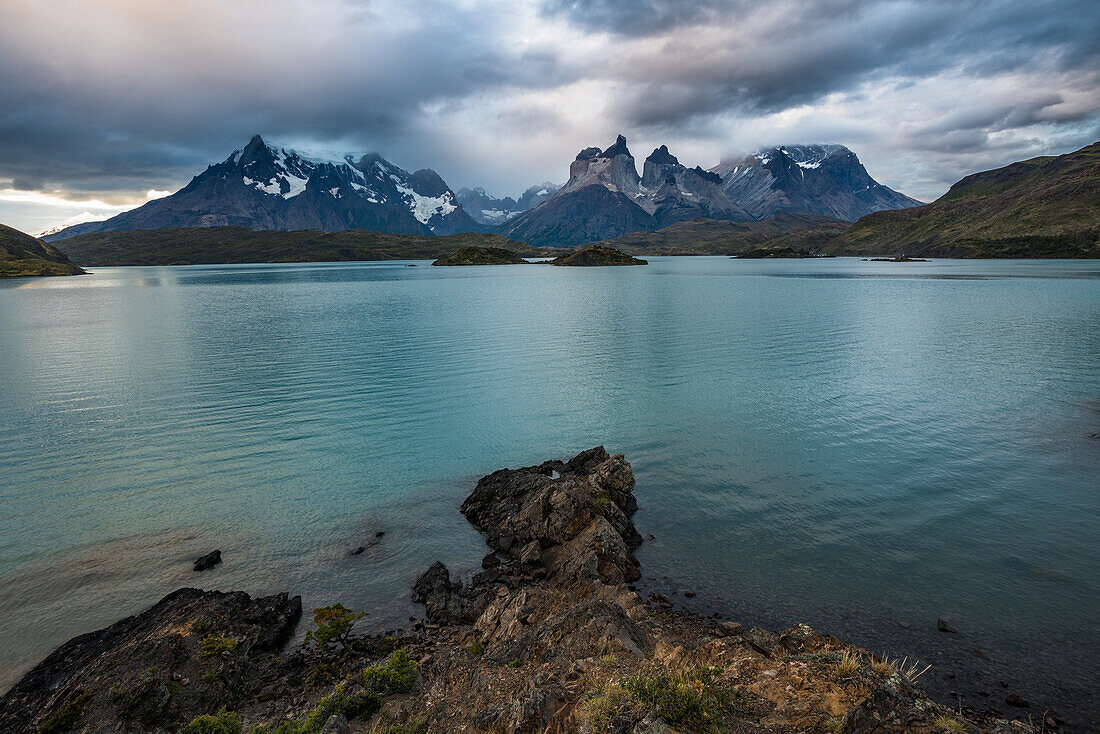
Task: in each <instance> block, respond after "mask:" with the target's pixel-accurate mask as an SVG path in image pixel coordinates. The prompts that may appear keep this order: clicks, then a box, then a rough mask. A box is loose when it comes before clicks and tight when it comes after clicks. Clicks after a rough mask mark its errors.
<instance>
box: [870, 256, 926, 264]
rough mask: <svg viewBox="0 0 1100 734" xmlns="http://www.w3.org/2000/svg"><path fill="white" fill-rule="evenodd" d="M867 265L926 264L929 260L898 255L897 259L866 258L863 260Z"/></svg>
mask: <svg viewBox="0 0 1100 734" xmlns="http://www.w3.org/2000/svg"><path fill="white" fill-rule="evenodd" d="M863 262H865V263H926V262H928V261H927V260H922V259H921V258H919V257H909V256H908V255H898V256H897V257H865V258H863Z"/></svg>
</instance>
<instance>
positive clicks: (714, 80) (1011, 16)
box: [548, 0, 1100, 127]
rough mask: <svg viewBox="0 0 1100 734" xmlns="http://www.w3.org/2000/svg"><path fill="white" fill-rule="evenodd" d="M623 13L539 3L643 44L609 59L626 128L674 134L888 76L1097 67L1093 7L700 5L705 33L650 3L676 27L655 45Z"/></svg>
mask: <svg viewBox="0 0 1100 734" xmlns="http://www.w3.org/2000/svg"><path fill="white" fill-rule="evenodd" d="M629 5H632V3H629V2H626V1H625V0H624V2H618V1H617V0H616V1H615V2H611V1H609V0H600V1H599V2H572V3H568V4H566V6H567V7H563V6H562V5H561V4H559V3H552V4H551V5H549V6H548V8H550V9H552V10H554V11H555V12H562V13H565V14H567V15H569V16H570V17H572V18H574V19H575V20H576V21H577V22H579V23H581V24H582V25H585V26H587V27H594V28H595V27H598V28H601V29H603V30H606V31H609V32H616V33H622V34H627V35H629V34H630V33H632V32H639V35H640V36H644V37H639V38H637V39H636V43H635V44H633V45H631V44H629V43H628V44H626V49H627V52H626V53H625V54H623V55H620V56H618V57H617V59H616V62H615V66H616V69H617V70H618V71H619V73H620V75H621V76H622V77H624V78H628V79H631V80H633V81H634V82H636V86H635V88H634V89H633V90H631V93H630V94H628V95H626V96H625V98H624V100H623V104H624V107H623V108H622V114H623V118H624V124H626V125H628V126H629V125H633V124H636V125H639V126H643V127H644V126H653V125H658V126H661V125H663V126H674V125H676V124H679V123H681V122H685V121H687V120H689V119H691V118H694V117H698V116H707V115H711V114H714V113H715V112H720V111H723V110H730V109H739V110H753V111H760V112H770V111H775V110H780V109H783V108H786V107H790V106H794V105H799V104H805V103H807V102H812V101H814V100H816V99H819V98H821V97H822V96H824V95H827V94H829V93H833V92H838V91H845V90H850V89H852V88H854V87H855V85H857V84H858V83H860V82H864V81H874V80H879V79H886V78H898V77H917V78H920V77H926V76H931V75H935V74H942V73H946V72H952V71H955V72H957V73H958V74H960V75H962V74H971V75H974V74H977V75H991V74H995V73H999V72H1005V71H1012V70H1019V69H1029V68H1039V67H1041V68H1044V69H1046V70H1050V71H1058V70H1064V69H1072V68H1089V67H1090V66H1092V67H1096V66H1098V65H1100V40H1098V39H1100V11H1098V10H1097V6H1096V3H1095V2H1092V1H1091V0H1090V1H1089V2H1064V3H1034V2H1028V3H1024V2H985V3H959V2H919V3H906V2H884V1H883V0H837V1H833V2H812V1H810V0H780V1H779V2H772V3H766V4H760V3H751V4H750V3H723V4H721V5H720V6H719V5H712V6H709V7H708V12H707V13H706V17H707V24H704V25H699V24H698V23H697V20H698V17H699V16H698V13H697V11H696V10H695V9H694V8H692V7H690V4H685V3H680V2H673V1H672V0H666V1H665V2H659V1H658V0H654V2H652V3H649V5H651V6H659V9H658V10H656V11H655V14H656V16H660V17H666V16H668V17H669V18H671V20H666V21H665V23H666V24H667V25H668V26H669V27H670V28H672V29H673V30H671V31H667V30H666V31H665V32H663V33H661V34H659V35H658V36H656V37H654V36H652V35H651V34H648V33H647V34H641V33H640V30H641V26H639V24H638V22H637V21H636V20H634V19H633V18H632V15H631V12H633V11H627V10H626V7H627V6H629ZM615 8H619V9H622V10H623V12H622V13H619V12H615ZM719 18H720V22H719V21H718V19H719ZM654 41H657V45H656V47H654V43H653V42H654Z"/></svg>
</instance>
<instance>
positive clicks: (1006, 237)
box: [825, 142, 1100, 258]
mask: <svg viewBox="0 0 1100 734" xmlns="http://www.w3.org/2000/svg"><path fill="white" fill-rule="evenodd" d="M825 251H826V252H829V253H832V254H836V255H893V254H898V253H905V254H906V255H910V256H924V257H994V258H996V257H1072V258H1082V257H1100V142H1097V143H1093V144H1092V145H1089V146H1087V147H1085V148H1082V149H1081V150H1078V151H1075V152H1073V153H1068V154H1066V155H1060V156H1045V157H1042V158H1032V159H1031V160H1027V161H1021V162H1019V163H1013V164H1012V165H1009V166H1005V167H1004V168H998V169H996V170H993V171H984V172H982V173H975V174H973V175H970V176H967V177H966V178H964V179H962V180H961V181H959V182H958V183H956V184H955V185H954V186H952V187H951V189H950V190H949V191H948V192H947V193H946V194H944V195H943V196H941V197H940V198H939V199H937V200H936V201H934V202H932V203H931V204H926V205H924V206H918V207H914V208H912V209H902V210H899V211H881V212H876V213H874V214H869V215H867V216H865V217H863V218H862V219H860V220H859V221H858V222H856V223H855V224H853V225H852V227H851V228H850V229H848V231H846V232H844V233H843V234H841V235H839V236H837V237H836V238H834V239H833V240H832V241H831V242H829V243H828V244H827V245H826V246H825Z"/></svg>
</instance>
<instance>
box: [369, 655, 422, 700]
mask: <svg viewBox="0 0 1100 734" xmlns="http://www.w3.org/2000/svg"><path fill="white" fill-rule="evenodd" d="M363 683H364V684H365V685H366V686H367V687H368V688H370V689H371V690H373V691H376V692H378V693H379V694H381V695H383V696H385V695H388V694H390V693H407V692H409V691H411V690H412V689H413V688H415V687H416V661H415V660H413V659H412V658H411V657H409V652H408V650H406V649H405V648H401V649H400V650H395V651H394V652H393V654H391V655H390V659H389V660H387V661H386V663H385V664H384V665H371V666H370V667H368V668H367V669H366V670H364V671H363Z"/></svg>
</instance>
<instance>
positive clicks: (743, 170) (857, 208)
mask: <svg viewBox="0 0 1100 734" xmlns="http://www.w3.org/2000/svg"><path fill="white" fill-rule="evenodd" d="M919 203H920V202H918V201H916V200H915V199H910V198H909V197H907V196H904V195H903V194H899V193H898V192H896V191H893V190H891V189H888V188H886V187H885V186H882V185H881V184H879V183H878V182H876V181H875V180H874V179H872V178H871V177H870V175H868V173H867V171H866V169H864V167H863V165H862V164H861V163H860V162H859V159H858V158H856V156H855V154H854V153H852V152H851V151H850V150H848V149H847V148H844V147H843V146H839V145H831V146H789V147H786V148H774V149H772V150H769V151H765V152H762V153H758V154H756V155H755V156H746V157H744V158H741V159H738V160H735V161H726V162H724V163H723V164H721V165H719V166H718V167H716V168H714V169H711V170H709V171H707V170H703V169H702V168H701V167H699V166H695V167H694V168H689V167H688V166H686V165H684V164H683V163H681V162H680V160H679V159H678V158H677V157H676V156H674V155H673V154H672V153H671V152H669V149H668V147H667V146H664V145H662V146H660V147H658V148H657V149H655V150H654V151H653V152H652V153H651V154H650V155H649V156H648V157H647V158H646V159H645V161H644V163H643V166H642V175H641V176H639V175H638V170H637V166H636V165H635V161H634V157H633V155H631V153H630V150H629V149H628V148H627V144H626V139H625V138H624V137H623V136H622V135H620V136H619V137H618V139H617V140H616V141H615V144H614V145H612V146H610V147H608V148H606V149H604V150H600V149H599V148H586V149H584V150H582V151H581V152H580V153H579V154H578V155H577V158H576V160H574V161H573V163H572V164H571V165H570V167H569V181H568V182H567V183H566V184H565V186H563V187H562V188H561V189H560V190H559V191H557V192H556V193H555V194H553V195H551V196H550V197H549V198H547V199H546V201H544V202H543V203H542V204H540V205H538V206H536V207H535V208H533V209H531V210H530V211H527V212H524V213H523V214H520V215H519V216H516V217H514V218H511V219H508V220H507V221H506V222H505V223H504V224H502V225H500V226H499V227H498V230H497V231H499V232H501V233H502V234H505V235H507V236H509V237H512V238H514V239H521V240H525V241H527V242H531V243H532V244H537V245H548V246H552V247H566V246H569V245H574V244H578V243H585V242H592V241H595V240H605V239H610V238H614V237H619V236H622V235H625V234H629V233H632V232H646V231H653V230H658V229H661V228H664V227H668V226H670V225H674V224H677V223H681V222H686V221H690V220H693V219H699V218H705V219H715V220H726V221H732V222H748V221H756V220H763V219H768V218H772V217H775V216H777V215H779V214H784V213H803V214H811V215H817V216H824V217H829V218H832V219H842V220H848V221H851V220H854V219H857V218H858V217H860V216H862V215H864V214H866V213H868V212H872V211H877V210H878V209H896V208H901V207H907V206H915V205H917V204H919Z"/></svg>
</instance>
